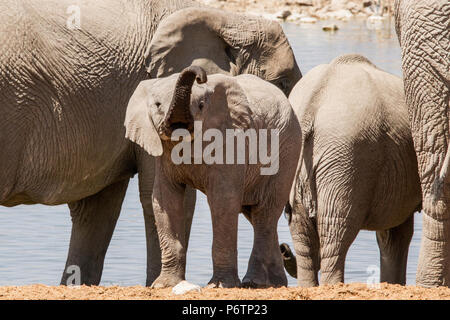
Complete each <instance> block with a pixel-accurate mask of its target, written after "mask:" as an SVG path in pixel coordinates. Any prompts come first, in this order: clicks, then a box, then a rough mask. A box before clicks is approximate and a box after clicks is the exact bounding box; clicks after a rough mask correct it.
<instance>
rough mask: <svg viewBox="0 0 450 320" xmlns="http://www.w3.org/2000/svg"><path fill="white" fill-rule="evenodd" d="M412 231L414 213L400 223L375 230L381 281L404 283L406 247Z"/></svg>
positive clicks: (406, 257) (406, 258)
mask: <svg viewBox="0 0 450 320" xmlns="http://www.w3.org/2000/svg"><path fill="white" fill-rule="evenodd" d="M413 232H414V215H413V214H412V215H411V216H410V217H409V218H408V219H407V220H406V221H405V222H403V223H402V224H401V225H399V226H397V227H395V228H392V229H388V230H384V231H377V242H378V247H379V248H380V265H381V276H380V281H381V282H388V283H396V284H403V285H404V284H405V283H406V263H407V260H408V248H409V244H410V242H411V239H412V236H413Z"/></svg>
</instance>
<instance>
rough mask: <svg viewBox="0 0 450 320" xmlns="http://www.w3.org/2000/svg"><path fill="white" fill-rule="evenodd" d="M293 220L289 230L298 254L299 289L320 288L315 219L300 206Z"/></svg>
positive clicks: (295, 211)
mask: <svg viewBox="0 0 450 320" xmlns="http://www.w3.org/2000/svg"><path fill="white" fill-rule="evenodd" d="M302 212H303V213H302ZM291 219H292V221H291V223H290V224H289V229H290V231H291V236H292V241H293V242H294V249H295V253H296V255H295V259H296V265H297V285H298V286H299V287H315V286H318V285H319V279H318V273H319V269H320V257H319V251H320V240H319V235H318V233H317V229H316V223H315V219H313V218H310V217H308V215H307V214H306V213H305V212H304V210H303V208H302V207H299V206H298V205H295V206H294V210H293V213H292V218H291Z"/></svg>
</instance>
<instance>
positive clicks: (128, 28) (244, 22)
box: [0, 0, 301, 285]
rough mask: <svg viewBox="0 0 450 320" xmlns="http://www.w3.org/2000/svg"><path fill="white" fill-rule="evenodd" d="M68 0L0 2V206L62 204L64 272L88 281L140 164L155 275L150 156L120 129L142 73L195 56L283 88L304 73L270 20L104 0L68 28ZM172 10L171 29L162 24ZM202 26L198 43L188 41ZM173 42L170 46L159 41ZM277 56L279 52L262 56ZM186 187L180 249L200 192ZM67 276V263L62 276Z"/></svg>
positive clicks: (170, 0)
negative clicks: (65, 214)
mask: <svg viewBox="0 0 450 320" xmlns="http://www.w3.org/2000/svg"><path fill="white" fill-rule="evenodd" d="M73 4H74V3H73V1H68V0H58V1H56V0H55V1H52V0H47V1H25V0H23V1H12V0H11V1H10V0H4V1H2V2H1V3H0V21H1V22H2V23H1V25H0V39H1V42H2V50H1V52H0V113H1V116H0V149H1V150H2V154H1V155H0V163H1V168H2V170H1V171H0V204H1V205H4V206H16V205H19V204H35V203H42V204H47V205H59V204H64V203H67V204H69V208H70V212H71V216H72V222H73V226H72V235H71V240H70V248H69V253H68V258H67V262H66V269H67V267H68V266H70V265H77V266H79V267H80V269H81V282H82V283H83V284H90V285H95V284H98V283H99V282H100V278H101V274H102V269H103V262H104V257H105V254H106V250H107V248H108V245H109V242H110V239H111V236H112V233H113V230H114V227H115V224H116V221H117V218H118V216H119V213H120V209H121V205H122V201H123V198H124V195H125V192H126V189H127V185H128V182H129V179H130V178H131V177H132V176H133V175H134V174H136V173H139V192H140V197H141V202H142V206H143V209H144V217H145V227H146V235H147V249H148V254H147V265H148V266H147V284H151V283H152V282H153V281H154V279H156V277H157V276H158V275H159V273H160V265H161V264H160V262H161V260H160V245H159V240H158V236H157V233H156V227H155V222H154V215H153V209H152V201H151V194H152V190H153V181H154V166H155V161H154V159H153V157H150V156H149V155H148V154H147V153H145V152H143V150H142V149H141V148H140V147H139V146H137V145H136V144H133V143H131V142H130V141H129V140H127V139H125V128H124V126H123V123H124V119H125V112H126V106H127V104H128V101H129V99H130V97H131V96H132V94H133V92H134V90H135V89H136V87H137V85H138V84H139V82H140V81H142V80H144V79H148V78H149V74H148V73H147V71H148V72H149V73H150V75H151V76H164V75H168V74H171V73H174V72H180V71H181V70H182V69H183V68H184V67H185V66H188V65H190V64H191V63H195V64H201V65H204V66H205V68H206V70H207V71H208V72H218V71H221V72H222V73H233V74H234V73H247V72H248V73H257V74H258V75H260V76H262V77H265V78H267V79H268V80H271V81H273V82H274V83H276V84H277V85H279V86H280V88H282V89H283V90H284V91H285V92H286V93H288V92H289V91H290V89H291V88H292V87H293V85H294V83H295V81H297V80H298V79H299V78H300V77H301V74H300V71H299V69H298V66H297V64H296V63H295V59H294V56H293V53H292V50H291V48H290V47H289V44H288V43H287V41H286V38H285V36H284V34H283V32H282V30H281V27H280V26H279V25H277V24H275V23H273V22H269V21H266V20H263V19H257V18H248V19H247V18H244V17H242V16H239V17H238V16H236V15H234V14H232V13H223V12H221V11H218V10H214V9H209V8H203V7H202V8H188V9H186V10H181V9H183V8H185V7H192V6H197V4H196V3H195V2H192V1H188V0H186V1H182V0H165V1H164V0H161V1H147V0H134V1H124V0H108V1H106V0H105V1H83V2H82V4H81V3H80V4H79V5H80V13H81V16H80V18H81V20H80V22H81V25H80V29H73V28H72V29H70V28H68V23H69V25H71V26H73V25H74V23H76V19H75V21H74V20H73V19H71V18H70V17H71V16H72V15H73V12H74V11H73V10H72V11H70V10H69V12H72V13H68V8H69V9H70V6H72V5H73ZM75 4H76V3H75ZM75 12H76V11H75ZM174 12H176V16H175V18H176V20H177V25H176V27H177V28H180V29H179V30H178V31H177V30H174V27H175V26H174V25H173V24H172V23H169V24H167V23H166V24H164V23H163V22H164V21H165V19H166V18H167V19H169V18H170V17H171V14H172V13H174ZM213 22H214V23H213ZM75 25H76V24H75ZM241 30H245V31H246V33H245V35H244V34H243V33H242V32H241ZM199 34H201V36H202V37H203V38H204V39H205V42H204V43H203V47H202V51H198V49H199V47H193V46H192V45H191V44H193V43H195V41H197V39H198V37H199ZM263 34H272V35H276V36H273V37H272V38H270V39H267V38H261V36H262V35H263ZM171 36H173V38H170V37H171ZM171 43H176V47H174V46H170V45H169V46H167V45H165V44H171ZM205 47H207V48H208V50H205V49H204V48H205ZM262 52H266V53H265V54H263V53H262ZM267 53H270V54H269V55H267ZM262 56H264V57H265V59H260V58H261V57H262ZM177 57H178V60H176V59H177ZM279 57H283V59H284V61H283V62H281V63H270V64H269V60H270V59H274V58H276V59H278V58H279ZM174 59H175V60H176V61H177V63H176V64H174V63H173V61H175V60H174ZM257 59H260V60H257ZM235 65H236V66H237V67H235ZM219 69H220V70H219ZM186 193H187V195H186V197H185V203H184V210H185V211H186V223H185V224H186V229H185V233H186V237H185V238H186V244H185V245H186V246H187V239H188V235H189V230H190V225H191V219H192V213H193V210H194V205H195V192H194V191H193V190H192V189H189V188H188V189H187V191H186ZM36 227H37V228H38V226H36ZM66 269H65V270H66ZM69 276H70V274H68V273H65V272H64V274H63V277H62V280H61V283H62V284H66V283H67V279H68V277H69Z"/></svg>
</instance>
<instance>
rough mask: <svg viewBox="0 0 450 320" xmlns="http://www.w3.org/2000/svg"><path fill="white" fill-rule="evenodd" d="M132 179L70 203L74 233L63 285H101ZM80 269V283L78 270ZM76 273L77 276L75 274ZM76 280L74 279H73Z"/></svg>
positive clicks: (62, 281)
mask: <svg viewBox="0 0 450 320" xmlns="http://www.w3.org/2000/svg"><path fill="white" fill-rule="evenodd" d="M128 182H129V179H127V180H123V181H120V182H117V183H116V184H114V185H111V186H109V187H107V188H105V189H104V190H102V191H101V192H99V193H97V194H95V195H93V196H90V197H88V198H86V199H83V200H80V201H77V202H75V203H71V204H69V208H70V213H71V216H72V235H71V238H70V247H69V253H68V257H67V262H66V267H65V269H64V273H63V276H62V279H61V284H62V285H69V284H85V285H98V284H99V283H100V280H101V276H102V271H103V263H104V260H105V255H106V250H107V249H108V246H109V243H110V241H111V237H112V235H113V231H114V228H115V226H116V222H117V219H118V218H119V214H120V209H121V207H122V202H123V199H124V197H125V193H126V190H127V187H128ZM78 271H79V278H78V280H80V281H81V283H77V282H78V280H76V276H77V275H76V274H75V272H78ZM74 276H75V278H74ZM74 282H75V283H74Z"/></svg>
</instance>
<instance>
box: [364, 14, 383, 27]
mask: <svg viewBox="0 0 450 320" xmlns="http://www.w3.org/2000/svg"><path fill="white" fill-rule="evenodd" d="M385 19H386V18H385V17H381V16H370V17H369V18H368V19H367V22H366V24H367V29H369V30H380V29H383V26H384V20H385Z"/></svg>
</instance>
